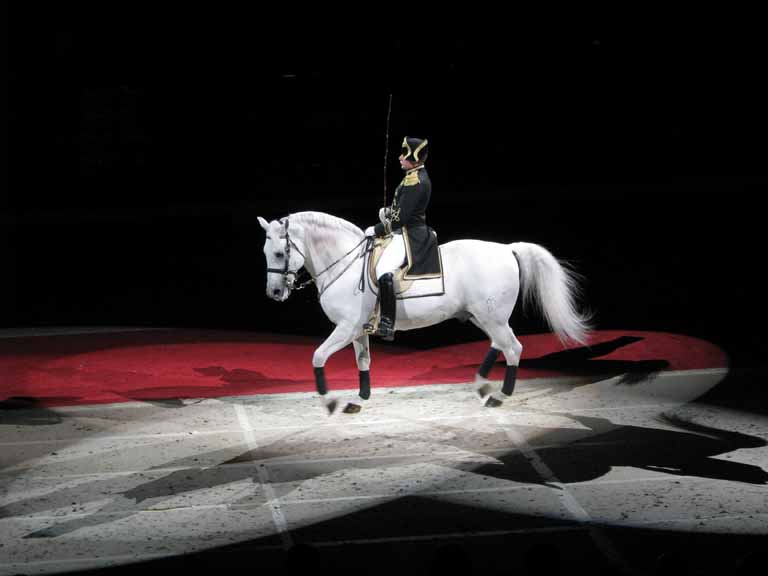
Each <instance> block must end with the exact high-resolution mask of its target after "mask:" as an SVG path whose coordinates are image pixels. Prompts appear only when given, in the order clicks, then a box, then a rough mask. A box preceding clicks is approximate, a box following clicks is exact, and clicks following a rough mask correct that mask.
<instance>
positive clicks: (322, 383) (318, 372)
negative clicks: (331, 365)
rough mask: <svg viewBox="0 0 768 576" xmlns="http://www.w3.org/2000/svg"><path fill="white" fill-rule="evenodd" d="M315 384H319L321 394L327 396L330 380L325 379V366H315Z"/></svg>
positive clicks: (318, 388)
mask: <svg viewBox="0 0 768 576" xmlns="http://www.w3.org/2000/svg"><path fill="white" fill-rule="evenodd" d="M315 384H316V385H317V392H318V394H320V396H325V395H326V394H327V393H328V382H326V380H325V368H322V367H320V368H315Z"/></svg>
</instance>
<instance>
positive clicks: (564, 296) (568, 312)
mask: <svg viewBox="0 0 768 576" xmlns="http://www.w3.org/2000/svg"><path fill="white" fill-rule="evenodd" d="M510 247H511V248H512V250H513V252H514V253H515V256H517V261H518V263H519V265H520V282H521V285H522V286H521V287H522V302H523V306H530V305H534V306H536V307H537V308H538V309H540V310H541V312H542V313H543V315H544V318H545V319H546V320H547V324H549V327H550V328H551V329H552V331H553V332H554V333H555V334H557V337H558V338H559V339H560V341H561V342H562V343H563V344H568V343H570V342H576V343H579V344H586V343H587V339H588V336H589V332H590V330H591V329H592V328H591V326H590V320H591V314H589V313H583V312H579V311H578V310H577V309H576V303H575V300H576V297H577V296H578V295H579V294H580V286H579V281H580V279H581V276H580V275H579V274H577V273H576V272H574V271H573V270H571V269H570V267H569V265H568V264H567V263H565V262H559V261H558V260H557V259H556V258H555V257H554V256H553V255H552V254H551V253H550V252H549V251H548V250H547V249H546V248H544V247H543V246H539V245H538V244H531V243H529V242H516V243H514V244H510Z"/></svg>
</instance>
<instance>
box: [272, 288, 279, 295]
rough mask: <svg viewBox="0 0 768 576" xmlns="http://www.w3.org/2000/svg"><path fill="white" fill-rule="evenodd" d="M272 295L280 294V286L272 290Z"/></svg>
mask: <svg viewBox="0 0 768 576" xmlns="http://www.w3.org/2000/svg"><path fill="white" fill-rule="evenodd" d="M272 295H273V296H280V288H275V289H274V290H272Z"/></svg>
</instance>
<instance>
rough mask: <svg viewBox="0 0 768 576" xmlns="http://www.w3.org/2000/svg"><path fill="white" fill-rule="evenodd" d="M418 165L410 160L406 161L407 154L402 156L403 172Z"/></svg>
mask: <svg viewBox="0 0 768 576" xmlns="http://www.w3.org/2000/svg"><path fill="white" fill-rule="evenodd" d="M415 167H416V164H414V163H413V162H411V161H410V160H406V159H405V154H400V168H402V169H403V170H410V169H411V168H415Z"/></svg>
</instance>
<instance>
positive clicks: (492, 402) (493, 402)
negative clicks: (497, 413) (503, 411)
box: [485, 396, 504, 408]
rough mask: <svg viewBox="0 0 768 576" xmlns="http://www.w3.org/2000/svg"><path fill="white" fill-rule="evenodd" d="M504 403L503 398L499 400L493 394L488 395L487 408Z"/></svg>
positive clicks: (496, 406)
mask: <svg viewBox="0 0 768 576" xmlns="http://www.w3.org/2000/svg"><path fill="white" fill-rule="evenodd" d="M502 404H504V402H502V401H501V400H497V399H496V398H494V397H493V396H488V399H487V400H486V401H485V407H486V408H498V407H499V406H501V405H502Z"/></svg>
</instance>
